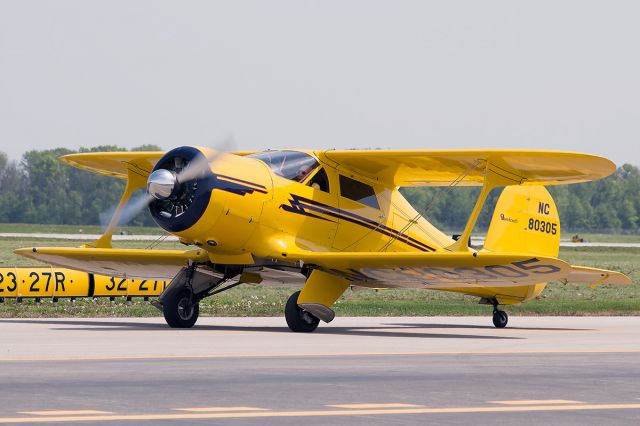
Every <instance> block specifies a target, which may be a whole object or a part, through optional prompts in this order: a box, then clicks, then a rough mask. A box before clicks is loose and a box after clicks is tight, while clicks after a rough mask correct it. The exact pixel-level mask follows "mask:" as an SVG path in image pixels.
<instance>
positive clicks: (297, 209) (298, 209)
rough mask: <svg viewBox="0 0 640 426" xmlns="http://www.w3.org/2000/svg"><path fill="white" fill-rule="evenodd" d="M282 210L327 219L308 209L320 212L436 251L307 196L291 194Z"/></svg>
mask: <svg viewBox="0 0 640 426" xmlns="http://www.w3.org/2000/svg"><path fill="white" fill-rule="evenodd" d="M280 207H281V208H282V209H283V210H285V211H288V212H291V213H296V214H301V215H305V216H310V217H314V218H318V219H322V220H329V219H326V218H323V217H320V216H318V215H317V214H313V213H310V212H309V211H313V212H315V213H322V214H325V215H327V216H331V217H334V218H336V219H342V220H346V221H348V222H351V223H355V224H356V225H360V226H364V227H365V228H369V229H371V230H373V231H376V232H379V233H381V234H383V235H387V236H389V237H392V238H395V239H396V240H398V241H400V242H403V243H405V244H407V245H410V246H411V247H414V248H416V249H418V250H421V251H436V250H435V249H434V248H433V247H431V246H429V245H427V244H425V243H423V242H422V241H419V240H416V239H415V238H412V237H410V236H408V235H406V234H403V233H401V232H399V231H396V230H395V229H393V228H389V227H388V226H385V225H383V224H381V223H378V222H376V221H373V220H371V219H367V218H366V217H363V216H359V215H357V214H354V213H351V212H348V211H344V210H340V209H338V208H336V207H332V206H330V205H328V204H323V203H319V202H317V201H314V200H311V199H309V198H304V197H301V196H299V195H296V194H291V199H290V200H289V204H288V205H287V204H282V205H281V206H280Z"/></svg>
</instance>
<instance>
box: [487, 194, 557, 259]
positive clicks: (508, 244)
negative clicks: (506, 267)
mask: <svg viewBox="0 0 640 426" xmlns="http://www.w3.org/2000/svg"><path fill="white" fill-rule="evenodd" d="M484 248H485V250H489V251H492V252H510V253H527V254H537V255H540V256H551V257H557V256H558V251H559V248H560V217H559V216H558V209H557V208H556V204H555V203H554V202H553V198H551V194H549V191H547V189H546V188H545V187H544V186H537V185H531V186H508V187H506V188H505V189H504V191H502V194H501V195H500V198H499V199H498V203H497V204H496V208H495V210H494V212H493V218H492V219H491V225H489V231H487V239H486V241H485V245H484Z"/></svg>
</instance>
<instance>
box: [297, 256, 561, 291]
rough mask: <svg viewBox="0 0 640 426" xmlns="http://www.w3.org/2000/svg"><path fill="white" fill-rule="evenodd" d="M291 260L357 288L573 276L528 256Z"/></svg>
mask: <svg viewBox="0 0 640 426" xmlns="http://www.w3.org/2000/svg"><path fill="white" fill-rule="evenodd" d="M287 257H288V258H297V259H300V260H302V261H303V262H304V263H305V264H311V265H317V266H318V267H320V268H322V269H324V270H327V271H332V272H334V273H337V274H340V275H343V276H345V277H347V278H349V279H350V280H352V281H353V282H354V284H356V285H357V284H367V285H378V284H379V285H380V286H381V287H421V288H447V287H452V286H456V287H460V286H462V287H464V286H472V287H477V286H491V287H500V286H507V287H512V286H519V285H530V284H537V283H540V282H546V281H554V280H560V279H563V278H565V277H567V276H568V275H569V273H570V272H571V266H570V265H569V264H568V263H566V262H563V261H562V260H559V259H554V258H550V257H540V256H531V255H526V254H501V253H471V252H446V253H418V252H405V253H397V252H394V253H390V252H383V253H361V252H351V253H346V252H322V253H313V252H308V253H295V254H294V253H289V254H288V255H287Z"/></svg>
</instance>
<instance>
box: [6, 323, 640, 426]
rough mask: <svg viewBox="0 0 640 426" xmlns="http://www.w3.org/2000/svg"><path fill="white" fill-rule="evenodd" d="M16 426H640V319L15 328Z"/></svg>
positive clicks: (10, 328)
mask: <svg viewBox="0 0 640 426" xmlns="http://www.w3.org/2000/svg"><path fill="white" fill-rule="evenodd" d="M0 395H2V398H1V400H0V425H1V424H24V423H31V424H33V423H35V424H42V423H52V424H53V423H60V422H64V423H70V424H109V425H112V424H139V423H141V422H143V421H146V422H148V423H149V424H176V423H179V424H200V423H207V424H247V425H264V424H277V425H281V424H291V425H293V424H296V425H298V424H301V423H304V424H312V425H316V424H317V425H320V424H327V423H332V424H350V425H360V424H362V425H365V424H366V425H372V424H380V425H387V424H403V425H404V424H424V423H426V422H430V423H436V424H462V423H464V424H469V423H474V424H496V423H497V424H507V423H509V424H513V423H516V422H517V423H519V424H539V423H541V422H547V423H552V424H558V423H562V424H580V425H584V424H594V425H596V424H598V425H600V424H603V423H606V424H638V423H640V318H638V317H512V318H510V323H509V327H508V328H506V329H500V330H499V329H495V328H494V327H493V326H492V325H491V319H490V318H489V317H429V318H424V317H421V318H396V317H385V318H365V317H361V318H336V320H335V321H334V322H333V323H331V324H329V325H326V324H322V325H321V326H320V328H318V330H317V331H316V332H315V333H312V334H297V333H291V332H289V331H288V329H287V328H286V325H285V322H284V319H283V318H201V319H200V320H199V321H198V324H197V325H196V327H195V328H193V329H190V330H172V329H169V328H168V327H167V326H166V325H165V324H164V321H163V319H161V318H127V319H2V320H0Z"/></svg>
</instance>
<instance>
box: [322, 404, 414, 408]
mask: <svg viewBox="0 0 640 426" xmlns="http://www.w3.org/2000/svg"><path fill="white" fill-rule="evenodd" d="M325 407H332V408H415V407H424V405H416V404H335V405H325Z"/></svg>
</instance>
